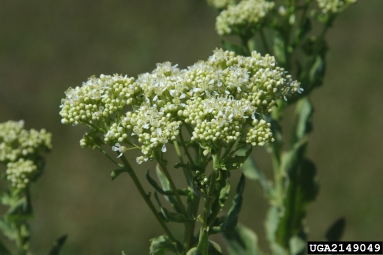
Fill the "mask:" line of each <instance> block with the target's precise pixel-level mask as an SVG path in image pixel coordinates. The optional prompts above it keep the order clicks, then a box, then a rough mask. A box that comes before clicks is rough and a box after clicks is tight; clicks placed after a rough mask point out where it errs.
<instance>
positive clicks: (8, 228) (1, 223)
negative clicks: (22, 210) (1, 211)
mask: <svg viewBox="0 0 383 255" xmlns="http://www.w3.org/2000/svg"><path fill="white" fill-rule="evenodd" d="M0 229H1V232H2V233H3V234H4V235H5V236H6V237H8V238H9V239H11V240H16V239H17V230H16V229H15V227H14V225H13V224H12V223H11V222H9V221H8V220H7V219H6V218H5V217H2V218H1V219H0Z"/></svg>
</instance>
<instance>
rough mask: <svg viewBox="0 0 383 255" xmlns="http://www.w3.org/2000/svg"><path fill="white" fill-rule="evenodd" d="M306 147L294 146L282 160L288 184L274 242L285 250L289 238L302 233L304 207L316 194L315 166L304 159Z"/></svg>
mask: <svg viewBox="0 0 383 255" xmlns="http://www.w3.org/2000/svg"><path fill="white" fill-rule="evenodd" d="M306 145H307V143H306V142H302V143H298V144H296V146H294V147H293V149H292V150H291V151H289V152H288V153H286V154H284V156H283V158H282V167H284V172H286V173H287V174H288V177H289V178H288V179H289V182H288V188H287V192H286V197H285V199H284V201H285V202H284V207H285V209H284V214H283V216H282V217H281V218H280V221H279V224H278V229H277V232H276V236H277V238H276V240H277V241H278V243H279V244H280V245H282V246H283V247H285V248H288V247H289V242H290V238H291V237H293V236H295V235H298V234H299V233H300V232H301V231H303V229H304V226H303V221H304V218H305V216H306V207H307V205H308V203H309V202H311V201H313V200H314V199H315V198H316V196H317V194H318V189H319V188H318V183H317V180H316V169H315V165H314V164H313V163H312V162H311V161H310V160H308V159H306V158H304V153H305V149H306Z"/></svg>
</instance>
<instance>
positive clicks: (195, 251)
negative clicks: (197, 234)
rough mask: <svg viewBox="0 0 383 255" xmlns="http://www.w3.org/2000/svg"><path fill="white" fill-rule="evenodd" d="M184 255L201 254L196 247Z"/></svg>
mask: <svg viewBox="0 0 383 255" xmlns="http://www.w3.org/2000/svg"><path fill="white" fill-rule="evenodd" d="M186 255H201V252H199V251H198V249H197V247H193V248H191V249H190V250H189V251H188V252H187V253H186Z"/></svg>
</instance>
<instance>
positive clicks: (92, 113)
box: [60, 74, 140, 129]
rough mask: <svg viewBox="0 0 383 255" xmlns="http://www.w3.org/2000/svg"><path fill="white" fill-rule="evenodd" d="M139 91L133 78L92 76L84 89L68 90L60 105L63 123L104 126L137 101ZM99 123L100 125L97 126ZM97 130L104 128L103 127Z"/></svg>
mask: <svg viewBox="0 0 383 255" xmlns="http://www.w3.org/2000/svg"><path fill="white" fill-rule="evenodd" d="M139 93H140V88H139V87H138V86H137V84H135V83H134V79H133V78H128V77H127V76H120V75H117V74H116V75H114V76H110V75H103V74H102V75H100V78H96V77H94V76H92V77H90V78H89V79H88V81H87V82H84V83H83V84H82V86H81V87H75V88H69V89H68V90H67V91H66V92H65V94H66V98H65V99H63V100H62V102H61V106H60V107H61V108H62V109H61V111H60V115H61V117H62V119H61V122H62V123H64V124H67V123H70V124H73V125H77V124H79V123H81V124H92V125H97V124H103V122H106V123H108V122H110V117H111V116H112V115H114V114H118V113H119V112H121V110H122V108H123V107H124V106H125V105H131V104H135V103H138V102H135V101H134V99H138V96H137V95H138V94H139ZM96 123H97V124H96ZM98 128H100V129H103V128H105V127H103V126H102V125H100V126H98Z"/></svg>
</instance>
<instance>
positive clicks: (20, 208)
mask: <svg viewBox="0 0 383 255" xmlns="http://www.w3.org/2000/svg"><path fill="white" fill-rule="evenodd" d="M20 216H23V217H29V216H32V205H31V203H30V199H29V196H28V195H27V196H25V197H22V198H20V199H19V200H18V201H17V202H16V203H15V204H14V205H12V206H11V207H10V208H9V209H8V211H7V217H20Z"/></svg>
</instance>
